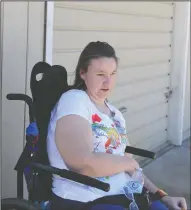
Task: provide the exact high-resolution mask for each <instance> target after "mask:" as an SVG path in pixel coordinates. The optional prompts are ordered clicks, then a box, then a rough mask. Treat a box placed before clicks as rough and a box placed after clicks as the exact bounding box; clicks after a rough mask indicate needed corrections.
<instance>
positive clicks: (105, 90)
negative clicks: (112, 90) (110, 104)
mask: <svg viewBox="0 0 191 210" xmlns="http://www.w3.org/2000/svg"><path fill="white" fill-rule="evenodd" d="M101 90H102V91H104V92H107V91H108V90H109V89H101Z"/></svg>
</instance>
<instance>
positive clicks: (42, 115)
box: [30, 62, 69, 200]
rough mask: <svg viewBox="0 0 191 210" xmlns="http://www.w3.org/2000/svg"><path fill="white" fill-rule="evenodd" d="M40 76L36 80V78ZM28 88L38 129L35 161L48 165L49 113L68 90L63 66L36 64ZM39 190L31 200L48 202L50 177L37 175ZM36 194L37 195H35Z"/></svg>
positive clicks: (48, 175) (42, 174) (49, 175)
mask: <svg viewBox="0 0 191 210" xmlns="http://www.w3.org/2000/svg"><path fill="white" fill-rule="evenodd" d="M39 75H40V76H41V78H40V79H38V76H39ZM30 88H31V93H32V99H33V113H34V117H35V121H36V124H37V127H38V129H39V141H38V148H39V149H38V152H37V153H36V154H35V155H36V161H38V162H40V163H42V164H46V165H50V164H49V160H48V154H47V148H46V138H47V131H48V124H49V120H50V116H51V111H52V109H53V108H54V106H55V105H56V103H57V102H58V100H59V98H60V96H61V95H62V94H63V93H64V92H66V91H67V90H68V89H69V85H68V82H67V71H66V69H65V68H64V67H63V66H60V65H53V66H50V65H49V64H47V63H46V62H39V63H37V64H36V65H35V66H34V67H33V69H32V72H31V80H30ZM38 178H39V182H40V186H41V187H40V189H41V190H39V191H38V192H35V194H36V195H34V194H33V196H32V197H33V199H34V197H35V199H36V200H49V198H50V196H51V187H52V175H51V174H47V173H45V172H40V173H39V174H38ZM37 193H38V195H37Z"/></svg>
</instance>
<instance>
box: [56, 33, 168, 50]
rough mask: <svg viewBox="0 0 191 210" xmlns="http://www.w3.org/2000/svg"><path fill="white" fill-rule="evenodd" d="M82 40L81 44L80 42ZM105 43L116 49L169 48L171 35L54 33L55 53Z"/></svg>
mask: <svg viewBox="0 0 191 210" xmlns="http://www.w3.org/2000/svg"><path fill="white" fill-rule="evenodd" d="M79 40H80V42H79ZM97 40H99V41H105V42H108V43H109V44H111V45H112V46H113V47H114V48H125V47H126V48H139V47H140V48H142V47H154V46H168V45H170V43H171V34H170V33H164V34H163V33H154V34H150V33H133V32H132V33H128V32H127V33H116V32H110V33H104V32H103V33H95V32H93V31H86V32H81V31H54V41H53V42H54V49H53V51H54V52H60V51H61V50H68V49H71V50H72V49H77V50H80V51H82V50H83V48H84V47H85V46H86V45H87V44H88V43H89V42H91V41H97Z"/></svg>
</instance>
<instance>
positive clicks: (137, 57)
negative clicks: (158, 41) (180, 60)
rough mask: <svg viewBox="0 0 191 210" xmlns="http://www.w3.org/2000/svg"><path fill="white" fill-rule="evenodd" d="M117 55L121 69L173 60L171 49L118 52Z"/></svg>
mask: <svg viewBox="0 0 191 210" xmlns="http://www.w3.org/2000/svg"><path fill="white" fill-rule="evenodd" d="M116 54H117V56H118V57H119V59H120V61H119V67H121V68H124V67H126V66H136V65H140V64H147V63H148V64H150V63H153V62H158V61H161V60H169V59H170V58H171V48H170V47H168V48H156V49H136V50H118V49H116Z"/></svg>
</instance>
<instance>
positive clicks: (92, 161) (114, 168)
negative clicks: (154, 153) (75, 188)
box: [79, 152, 139, 177]
mask: <svg viewBox="0 0 191 210" xmlns="http://www.w3.org/2000/svg"><path fill="white" fill-rule="evenodd" d="M138 167H139V166H138V163H137V162H136V161H135V160H133V159H132V158H130V157H128V156H120V155H112V154H107V153H97V152H96V153H91V154H90V155H89V156H87V158H86V159H85V161H84V164H83V166H82V168H81V169H80V171H79V172H80V173H82V174H84V175H88V176H93V177H104V176H111V175H114V174H117V173H120V172H134V171H135V169H136V168H138Z"/></svg>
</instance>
